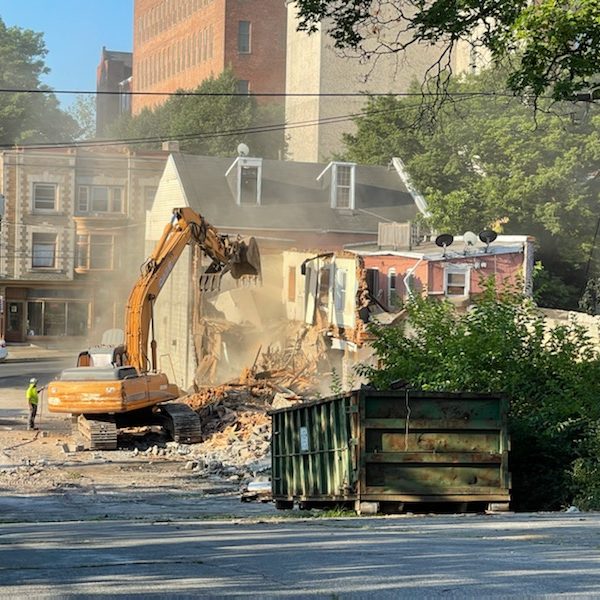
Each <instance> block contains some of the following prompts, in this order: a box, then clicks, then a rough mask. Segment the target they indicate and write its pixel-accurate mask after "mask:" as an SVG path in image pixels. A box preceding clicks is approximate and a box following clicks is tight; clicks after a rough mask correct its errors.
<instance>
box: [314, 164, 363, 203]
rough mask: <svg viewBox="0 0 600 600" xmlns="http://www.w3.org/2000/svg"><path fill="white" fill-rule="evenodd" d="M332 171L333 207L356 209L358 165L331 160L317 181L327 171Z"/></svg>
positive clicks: (324, 180) (318, 179) (325, 180)
mask: <svg viewBox="0 0 600 600" xmlns="http://www.w3.org/2000/svg"><path fill="white" fill-rule="evenodd" d="M328 171H331V192H330V194H331V198H330V199H331V208H341V209H344V208H345V209H350V210H354V187H355V182H356V175H355V171H356V165H355V164H354V163H341V162H330V163H329V164H328V165H327V166H326V167H325V168H324V169H323V171H321V173H320V174H319V176H318V177H317V181H321V180H323V182H324V183H326V182H327V179H326V178H324V176H325V173H327V172H328Z"/></svg>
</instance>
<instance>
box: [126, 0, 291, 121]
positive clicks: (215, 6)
mask: <svg viewBox="0 0 600 600" xmlns="http://www.w3.org/2000/svg"><path fill="white" fill-rule="evenodd" d="M285 52H286V9H285V5H284V2H283V0H135V5H134V35H133V89H134V91H136V92H139V91H145V92H160V91H167V92H171V91H175V90H177V89H193V88H196V87H197V86H198V85H199V84H200V83H201V82H202V81H203V80H204V79H206V78H208V77H210V76H211V75H213V76H218V75H219V74H220V73H222V72H223V71H224V70H225V69H226V68H227V67H231V68H232V69H233V71H234V73H235V75H236V77H237V78H238V79H239V80H240V88H239V89H240V91H241V92H250V93H261V92H263V93H267V92H275V93H282V92H283V91H284V89H285ZM163 101H164V97H162V96H134V98H133V113H134V114H137V113H139V112H140V111H141V110H142V109H143V108H144V107H146V106H148V107H151V106H155V105H157V104H160V103H161V102H163Z"/></svg>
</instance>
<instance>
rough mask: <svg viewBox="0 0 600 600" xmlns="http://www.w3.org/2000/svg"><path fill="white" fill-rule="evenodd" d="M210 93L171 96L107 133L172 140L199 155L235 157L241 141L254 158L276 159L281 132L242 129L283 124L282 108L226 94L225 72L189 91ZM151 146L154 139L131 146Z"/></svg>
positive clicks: (229, 85)
mask: <svg viewBox="0 0 600 600" xmlns="http://www.w3.org/2000/svg"><path fill="white" fill-rule="evenodd" d="M194 91H196V92H199V93H205V94H224V95H222V96H221V95H214V96H171V97H170V98H169V99H168V100H167V101H166V102H165V103H164V104H161V105H160V106H158V107H157V108H155V109H153V110H150V109H148V108H145V109H143V110H142V111H141V112H140V113H139V114H138V115H136V116H134V117H129V116H126V117H123V118H122V119H121V120H119V121H117V123H116V124H115V125H114V126H113V127H112V128H111V130H110V132H109V135H108V137H120V138H125V139H139V138H145V137H161V138H165V139H178V140H179V141H180V147H181V150H182V151H184V152H189V153H191V154H202V155H205V156H236V155H237V147H238V145H239V144H240V142H245V143H246V144H248V146H249V147H250V149H251V151H252V153H253V154H254V155H256V156H263V157H268V158H277V157H278V154H279V153H280V152H283V150H284V137H283V133H282V131H262V132H261V131H259V132H256V133H252V132H246V131H244V130H247V129H249V128H250V129H256V128H261V127H264V126H265V125H273V124H278V123H283V107H274V106H266V107H265V106H260V105H257V103H256V101H255V99H254V98H252V97H246V96H232V95H227V94H234V93H235V92H236V91H237V80H236V78H235V76H234V75H233V72H232V71H231V70H226V71H224V72H223V73H222V74H221V75H219V77H211V78H209V79H206V80H205V81H203V82H202V84H201V85H200V86H199V87H198V88H197V89H196V90H194ZM136 147H138V148H139V147H146V148H151V149H155V148H158V147H159V144H158V143H148V144H142V145H140V144H136Z"/></svg>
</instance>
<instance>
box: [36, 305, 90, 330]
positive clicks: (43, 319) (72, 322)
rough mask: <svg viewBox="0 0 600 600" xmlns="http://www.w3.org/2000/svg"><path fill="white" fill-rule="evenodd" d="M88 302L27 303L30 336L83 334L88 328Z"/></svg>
mask: <svg viewBox="0 0 600 600" xmlns="http://www.w3.org/2000/svg"><path fill="white" fill-rule="evenodd" d="M89 307H90V305H89V303H88V302H65V301H56V300H38V301H35V302H28V303H27V335H28V336H30V337H31V336H38V335H47V336H64V335H76V336H83V335H86V334H87V330H88V314H89Z"/></svg>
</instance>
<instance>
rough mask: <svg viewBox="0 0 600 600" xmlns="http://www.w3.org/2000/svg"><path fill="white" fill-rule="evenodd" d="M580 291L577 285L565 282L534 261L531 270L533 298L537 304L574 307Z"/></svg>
mask: <svg viewBox="0 0 600 600" xmlns="http://www.w3.org/2000/svg"><path fill="white" fill-rule="evenodd" d="M580 291H581V290H580V289H579V287H577V286H575V285H569V284H567V283H565V282H564V281H563V280H562V279H561V278H560V277H558V276H556V275H554V274H553V273H551V272H550V271H548V269H545V268H544V267H543V265H542V263H541V262H537V263H536V265H535V268H534V272H533V299H534V300H535V302H536V304H537V305H538V306H544V307H546V308H565V307H575V306H577V303H578V302H579V295H580ZM580 307H581V304H580ZM582 310H583V309H582Z"/></svg>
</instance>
